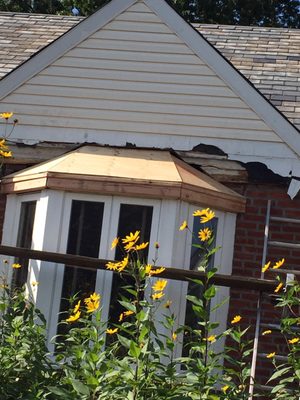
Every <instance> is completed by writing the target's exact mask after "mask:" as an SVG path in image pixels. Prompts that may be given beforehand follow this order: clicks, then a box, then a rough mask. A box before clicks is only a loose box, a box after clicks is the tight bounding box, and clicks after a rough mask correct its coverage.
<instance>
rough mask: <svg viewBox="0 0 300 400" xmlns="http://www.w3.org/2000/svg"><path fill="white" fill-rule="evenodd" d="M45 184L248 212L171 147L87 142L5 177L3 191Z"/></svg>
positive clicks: (23, 190) (30, 189) (21, 190)
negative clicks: (93, 143)
mask: <svg viewBox="0 0 300 400" xmlns="http://www.w3.org/2000/svg"><path fill="white" fill-rule="evenodd" d="M43 189H54V190H63V191H69V192H77V193H94V194H102V195H120V196H127V197H143V198H157V199H175V200H183V201H186V202H188V203H192V204H195V205H200V206H203V207H204V206H207V207H211V208H214V209H217V210H223V211H231V212H235V213H237V212H244V211H245V199H244V197H243V196H241V195H239V194H237V193H235V192H234V191H232V190H230V189H229V188H227V187H226V186H224V185H222V184H221V183H219V182H217V181H215V180H214V179H212V178H210V177H209V176H207V175H205V174H203V173H201V172H199V171H198V170H196V169H195V168H193V167H191V166H190V165H188V164H187V163H185V162H184V161H182V160H180V159H179V158H177V157H176V156H174V155H173V154H171V153H170V152H169V151H166V150H152V149H128V148H113V147H101V146H92V145H85V146H82V147H80V148H78V149H76V150H74V151H71V152H69V153H66V154H64V155H62V156H59V157H57V158H55V159H53V160H50V161H46V162H44V163H41V164H38V165H35V166H33V167H30V168H26V169H24V170H22V171H19V172H16V173H14V174H11V175H8V176H6V177H4V178H3V179H2V192H3V193H26V192H33V191H40V190H43Z"/></svg>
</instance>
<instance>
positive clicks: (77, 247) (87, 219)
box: [60, 200, 104, 312]
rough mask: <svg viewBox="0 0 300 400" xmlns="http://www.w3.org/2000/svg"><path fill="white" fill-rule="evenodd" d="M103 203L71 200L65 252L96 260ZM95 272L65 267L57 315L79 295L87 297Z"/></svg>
mask: <svg viewBox="0 0 300 400" xmlns="http://www.w3.org/2000/svg"><path fill="white" fill-rule="evenodd" d="M103 211H104V203H100V202H93V201H79V200H73V201H72V208H71V217H70V224H69V234H68V243H67V253H68V254H76V255H80V256H88V257H98V255H99V246H100V239H101V228H102V221H103ZM96 275H97V272H96V271H95V270H89V269H85V268H76V267H75V268H74V267H68V266H67V265H66V266H65V271H64V277H63V286H62V294H61V303H60V312H64V311H67V310H68V309H69V299H70V298H71V297H72V296H74V295H76V294H78V295H79V297H80V298H82V297H87V296H89V295H90V294H91V293H92V292H94V290H95V282H96Z"/></svg>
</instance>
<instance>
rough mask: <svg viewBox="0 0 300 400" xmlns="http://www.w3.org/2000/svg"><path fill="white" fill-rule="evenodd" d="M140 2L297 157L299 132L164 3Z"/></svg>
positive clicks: (148, 0)
mask: <svg viewBox="0 0 300 400" xmlns="http://www.w3.org/2000/svg"><path fill="white" fill-rule="evenodd" d="M144 2H145V4H146V5H147V6H148V7H149V8H150V9H151V10H152V11H153V12H154V13H155V14H157V15H158V16H159V17H160V18H161V19H162V20H163V21H164V22H165V23H166V24H167V25H168V26H169V28H170V29H171V30H172V31H173V32H175V33H176V34H177V35H178V36H179V37H180V38H181V39H182V40H183V41H184V42H185V43H186V44H187V45H188V46H189V47H190V49H192V50H193V51H194V52H195V53H196V54H197V55H198V56H199V57H200V58H201V59H202V60H204V61H205V62H206V63H207V64H208V65H209V66H210V67H211V68H212V69H213V70H214V71H215V73H216V74H217V75H218V76H219V77H220V78H221V79H223V81H224V82H225V83H226V84H228V85H229V86H230V87H231V88H232V90H233V91H234V92H235V93H236V94H237V95H239V96H240V97H241V99H243V100H244V101H245V102H246V104H248V105H249V106H250V107H251V108H252V109H253V110H254V111H255V112H256V114H257V115H258V116H260V117H261V118H262V119H263V121H265V123H266V124H267V125H268V126H269V127H270V128H272V129H273V130H274V132H275V133H276V134H277V135H278V136H279V137H280V138H281V139H282V140H283V141H284V142H285V143H286V144H287V145H288V146H289V147H290V148H291V150H293V152H294V153H296V154H297V155H298V156H300V132H299V131H298V130H297V129H296V128H295V127H294V126H293V125H292V124H291V123H290V122H289V121H288V120H287V119H286V118H285V117H284V116H283V115H282V114H281V113H280V112H279V111H278V110H277V109H275V107H273V106H272V105H271V104H270V103H269V102H268V101H267V100H266V99H265V97H264V96H263V95H262V94H261V93H259V92H258V91H257V90H256V89H255V88H254V87H253V86H252V85H251V83H250V82H249V81H248V80H247V79H246V78H245V77H243V76H242V75H241V74H240V73H239V72H238V71H236V69H235V68H234V67H233V66H232V65H231V64H230V63H229V61H227V60H225V58H224V57H223V56H222V55H221V54H219V52H218V51H217V50H216V49H215V48H214V47H213V46H212V45H211V44H209V43H208V42H207V40H206V39H205V38H204V37H203V36H202V35H201V34H200V33H199V32H197V31H196V30H195V29H194V28H193V27H192V26H191V25H189V24H188V23H187V22H185V21H184V19H183V18H182V17H181V16H180V15H179V14H178V13H177V12H176V11H175V10H174V9H173V8H172V7H170V6H169V5H168V4H167V3H166V2H165V1H162V0H144Z"/></svg>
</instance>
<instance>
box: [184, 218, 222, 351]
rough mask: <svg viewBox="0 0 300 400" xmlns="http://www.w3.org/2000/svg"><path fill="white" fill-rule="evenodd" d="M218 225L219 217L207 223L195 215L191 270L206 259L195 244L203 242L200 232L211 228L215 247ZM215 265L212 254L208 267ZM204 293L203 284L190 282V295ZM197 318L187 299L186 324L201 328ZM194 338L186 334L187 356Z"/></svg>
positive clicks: (195, 269) (193, 327)
mask: <svg viewBox="0 0 300 400" xmlns="http://www.w3.org/2000/svg"><path fill="white" fill-rule="evenodd" d="M217 226H218V219H217V218H213V219H212V220H210V221H209V222H207V223H205V224H201V223H200V218H199V217H194V221H193V236H192V249H191V256H190V270H192V271H197V269H198V267H200V266H201V265H202V264H203V261H204V254H205V252H204V251H203V250H202V249H199V248H198V247H195V245H198V244H202V245H203V242H201V240H200V239H199V237H198V232H199V231H200V230H201V229H204V228H209V229H210V230H211V231H212V232H213V234H214V241H213V243H212V245H211V248H213V247H215V245H216V233H217ZM213 266H214V255H212V256H211V257H210V259H209V262H208V269H211V268H213ZM202 293H203V288H202V286H200V285H198V284H196V283H194V282H190V283H189V284H188V292H187V294H188V295H189V296H196V297H198V298H201V297H202ZM197 322H198V321H197V320H196V319H195V315H194V312H193V309H192V303H191V302H189V301H187V303H186V309H185V325H186V326H189V327H190V328H192V329H199V325H198V324H197ZM191 340H192V337H191V336H190V335H189V334H186V335H185V336H184V339H183V351H182V353H183V354H182V355H183V356H187V355H188V343H189V342H190V341H191Z"/></svg>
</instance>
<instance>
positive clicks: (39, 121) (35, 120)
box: [17, 107, 280, 145]
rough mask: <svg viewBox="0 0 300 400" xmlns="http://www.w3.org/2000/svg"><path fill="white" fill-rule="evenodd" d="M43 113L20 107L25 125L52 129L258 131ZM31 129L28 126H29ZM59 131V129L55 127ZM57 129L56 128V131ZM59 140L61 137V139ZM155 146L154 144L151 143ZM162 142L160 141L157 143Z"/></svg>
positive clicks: (227, 135)
mask: <svg viewBox="0 0 300 400" xmlns="http://www.w3.org/2000/svg"><path fill="white" fill-rule="evenodd" d="M17 111H18V112H19V110H18V109H17ZM44 111H45V112H44V114H43V116H39V115H38V114H37V113H36V112H35V113H34V115H33V114H28V115H27V114H24V113H23V112H22V107H20V113H21V112H22V125H23V126H24V127H26V126H37V127H43V129H44V127H49V128H50V127H52V128H61V130H62V132H63V131H64V128H71V129H79V130H82V129H83V130H89V129H91V130H95V131H98V132H99V128H100V129H101V131H102V132H127V133H128V132H130V133H139V132H142V133H143V134H157V135H159V134H164V135H170V136H174V135H184V136H185V137H188V136H191V137H195V136H196V137H199V140H200V138H201V137H204V138H207V137H208V136H209V137H211V138H220V139H227V140H228V139H229V140H232V139H235V140H240V138H241V132H243V134H246V135H247V137H248V140H250V141H251V140H255V139H256V138H257V136H258V132H257V131H253V130H249V129H244V130H241V129H236V130H235V129H232V128H224V127H221V128H217V127H209V126H201V127H198V126H186V125H183V124H182V125H178V124H176V125H175V124H173V125H172V124H170V123H167V124H157V123H151V122H149V123H144V122H143V123H141V122H135V121H116V120H105V119H102V120H101V122H99V120H98V115H97V119H96V118H95V119H91V118H84V117H83V115H82V114H81V115H79V114H78V113H77V114H76V116H75V117H73V116H72V115H74V113H70V115H66V114H68V113H66V112H65V110H64V117H61V116H60V114H61V110H60V109H58V114H56V115H50V116H47V115H46V114H47V113H49V109H48V108H47V109H46V110H44ZM29 112H30V111H29ZM27 130H28V128H27ZM55 130H56V129H55ZM56 132H57V131H56ZM259 133H260V135H262V136H263V137H264V141H265V142H278V141H280V140H279V139H278V140H276V138H275V137H274V135H273V132H271V131H262V130H260V131H259ZM50 139H52V140H53V136H52V135H51V136H50V137H49V138H48V140H50ZM59 139H60V140H59ZM59 139H58V138H57V140H58V141H61V139H62V136H61V135H59ZM74 139H75V138H74V137H73V136H72V137H70V138H69V140H72V141H74ZM152 145H155V143H154V142H152ZM157 145H159V143H157Z"/></svg>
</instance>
